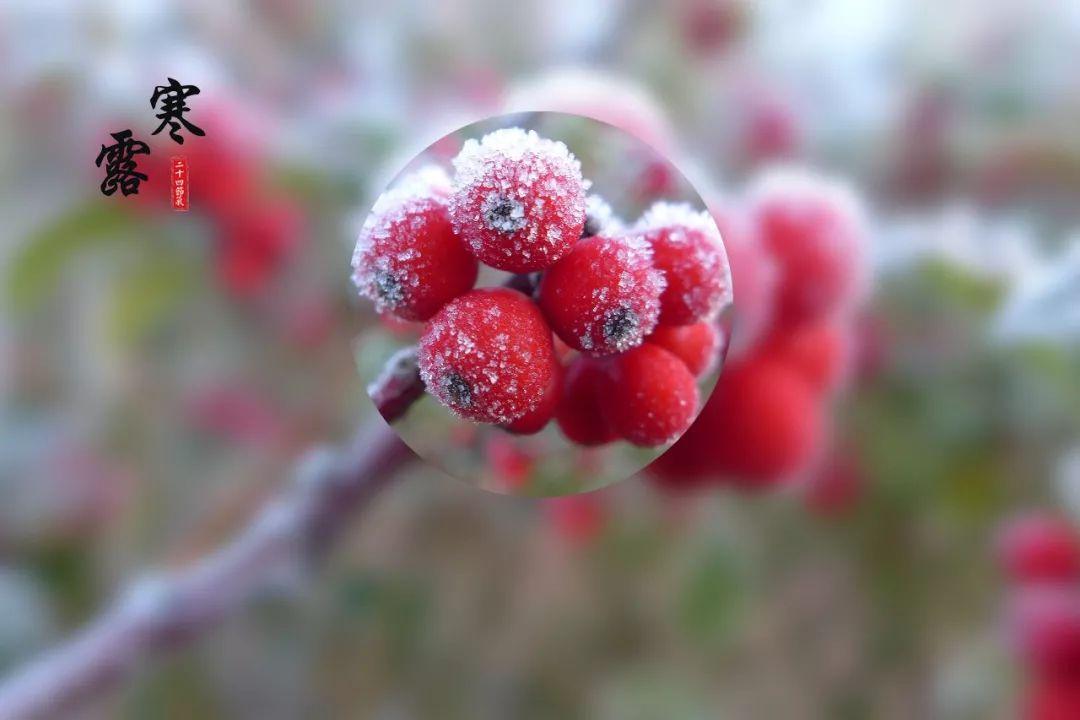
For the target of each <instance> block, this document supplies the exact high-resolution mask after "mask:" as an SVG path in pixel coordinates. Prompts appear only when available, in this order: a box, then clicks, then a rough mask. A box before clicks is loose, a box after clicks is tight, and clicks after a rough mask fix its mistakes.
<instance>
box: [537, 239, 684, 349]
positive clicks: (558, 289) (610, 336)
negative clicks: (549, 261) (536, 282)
mask: <svg viewBox="0 0 1080 720" xmlns="http://www.w3.org/2000/svg"><path fill="white" fill-rule="evenodd" d="M664 286H665V285H664V277H663V275H662V274H661V273H660V272H659V271H658V270H656V269H655V268H653V266H652V249H651V247H650V246H649V243H648V242H646V241H645V240H644V239H642V238H640V237H636V236H626V237H603V236H595V237H591V238H583V239H582V240H581V241H579V242H578V244H577V245H576V246H575V248H574V250H573V252H571V253H570V254H569V255H567V256H566V257H565V258H563V259H562V260H561V261H559V262H558V263H557V264H556V265H555V266H554V267H552V268H550V269H549V270H548V271H547V272H546V273H544V277H543V278H542V279H541V281H540V289H539V299H540V307H541V308H542V309H543V310H544V314H545V316H546V317H547V318H548V321H549V322H551V326H552V328H553V329H554V330H555V332H556V333H558V335H559V337H560V338H562V340H563V342H565V343H566V344H567V345H570V346H571V347H573V348H576V349H578V350H581V351H582V352H585V353H587V354H590V355H611V354H614V353H620V352H625V351H626V350H629V349H631V348H633V347H636V346H638V345H640V344H641V342H642V340H643V339H644V337H645V336H646V335H648V334H649V333H650V332H652V330H653V328H654V327H656V322H657V318H658V317H659V315H660V295H661V293H662V292H663V291H664Z"/></svg>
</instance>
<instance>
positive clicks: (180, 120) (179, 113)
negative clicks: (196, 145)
mask: <svg viewBox="0 0 1080 720" xmlns="http://www.w3.org/2000/svg"><path fill="white" fill-rule="evenodd" d="M168 80H169V84H168V85H158V86H157V87H156V88H154V94H153V95H152V96H151V97H150V107H152V108H157V103H158V100H159V99H161V98H162V97H164V102H162V103H161V112H159V113H158V114H157V115H155V117H156V118H157V119H158V120H161V124H160V125H158V129H157V130H155V131H154V132H152V133H151V135H157V134H158V133H159V132H161V131H162V130H164V129H165V126H166V125H167V126H169V137H171V138H172V139H173V140H175V141H176V142H178V143H180V144H181V145H183V144H184V138H183V137H182V136H181V135H180V126H181V125H183V126H184V127H185V128H187V129H188V130H189V131H190V132H191V133H192V134H193V135H198V136H199V137H202V136H203V135H205V134H206V133H205V132H203V129H202V128H200V127H198V126H197V125H193V124H192V123H190V122H188V121H187V120H186V119H185V118H184V113H186V112H187V111H188V110H190V109H191V108H189V107H188V106H187V102H185V101H186V100H187V98H189V97H190V96H192V95H198V94H199V92H200V91H199V88H197V87H195V86H194V85H181V84H180V83H179V82H178V81H177V80H176V79H175V78H168Z"/></svg>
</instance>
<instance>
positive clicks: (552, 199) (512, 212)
mask: <svg viewBox="0 0 1080 720" xmlns="http://www.w3.org/2000/svg"><path fill="white" fill-rule="evenodd" d="M454 169H455V175H454V187H453V191H452V193H451V196H450V215H451V218H452V219H453V223H454V230H455V232H457V233H458V235H460V236H461V237H462V238H463V240H464V241H465V243H466V245H467V246H468V248H469V249H470V250H471V251H472V253H473V254H474V255H476V257H477V258H479V259H480V260H481V261H483V262H484V263H486V264H488V265H490V266H492V267H495V268H498V269H500V270H508V271H510V272H519V273H520V272H530V271H533V270H541V269H543V268H546V267H548V266H549V265H551V264H552V263H554V262H555V261H556V260H558V259H559V258H561V257H562V256H563V255H565V254H566V253H567V252H569V250H570V248H571V247H573V244H574V242H575V241H576V240H577V239H578V238H579V237H580V236H581V229H582V227H583V226H584V224H585V191H586V189H587V188H588V185H589V183H588V182H587V181H585V180H583V179H582V177H581V163H580V162H578V160H577V158H575V157H574V155H573V154H572V153H571V152H570V151H569V150H568V149H567V147H566V145H565V144H563V143H561V142H557V141H552V140H547V139H544V138H541V137H540V136H539V135H537V134H536V132H535V131H533V130H529V131H528V132H526V131H525V130H522V129H521V128H505V129H502V130H496V131H494V132H492V133H489V134H488V135H485V136H484V137H483V138H482V139H481V140H479V141H477V140H472V139H471V140H467V141H466V142H465V145H464V146H463V147H462V149H461V153H460V154H458V156H457V157H456V158H454Z"/></svg>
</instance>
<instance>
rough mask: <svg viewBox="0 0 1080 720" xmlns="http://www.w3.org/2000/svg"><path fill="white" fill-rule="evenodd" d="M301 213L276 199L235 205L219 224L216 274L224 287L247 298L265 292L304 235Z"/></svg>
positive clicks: (259, 199)
mask: <svg viewBox="0 0 1080 720" xmlns="http://www.w3.org/2000/svg"><path fill="white" fill-rule="evenodd" d="M302 226H303V222H302V218H301V215H300V211H299V209H298V208H297V207H295V206H294V205H293V204H292V203H290V202H288V201H286V200H283V199H280V198H273V197H256V198H251V199H250V200H249V201H248V202H246V203H244V204H242V205H236V206H232V207H231V208H230V209H229V211H228V212H227V213H226V214H224V215H223V216H221V218H220V220H219V224H218V251H217V252H218V256H217V271H218V275H219V277H220V278H221V281H222V283H223V284H224V285H225V288H226V289H227V290H228V291H229V292H230V293H232V294H233V295H235V296H237V297H240V298H247V297H251V296H253V295H257V294H259V293H261V292H263V291H265V290H266V288H267V286H268V285H269V284H270V283H271V282H272V281H273V280H274V279H275V278H276V277H277V275H278V274H279V273H280V272H281V270H282V269H283V268H284V266H285V263H286V262H287V261H288V258H289V254H290V253H291V252H292V251H293V250H294V249H295V247H296V246H297V244H299V242H300V240H301V237H302V234H303V227H302Z"/></svg>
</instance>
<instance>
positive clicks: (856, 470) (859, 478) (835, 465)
mask: <svg viewBox="0 0 1080 720" xmlns="http://www.w3.org/2000/svg"><path fill="white" fill-rule="evenodd" d="M864 485H865V483H864V479H863V474H862V469H861V468H860V467H859V464H858V462H857V460H856V458H855V457H854V455H853V454H852V453H851V452H850V451H844V450H838V451H834V452H833V453H832V455H831V457H830V458H829V459H828V460H827V461H826V462H825V463H823V464H822V466H821V467H820V468H818V469H816V470H815V471H814V472H813V473H811V474H810V476H809V477H808V478H807V481H806V484H805V485H804V486H803V488H802V492H803V500H804V502H805V503H806V506H807V507H808V508H809V509H810V511H811V512H814V513H817V514H818V515H821V516H823V517H836V516H838V515H843V514H844V513H846V512H848V511H849V510H851V508H852V507H853V506H854V505H855V503H856V502H858V500H859V496H860V495H861V494H862V489H863V487H864Z"/></svg>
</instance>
